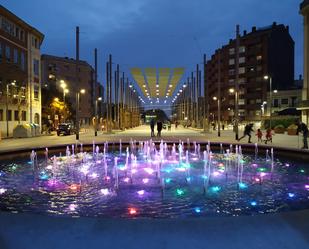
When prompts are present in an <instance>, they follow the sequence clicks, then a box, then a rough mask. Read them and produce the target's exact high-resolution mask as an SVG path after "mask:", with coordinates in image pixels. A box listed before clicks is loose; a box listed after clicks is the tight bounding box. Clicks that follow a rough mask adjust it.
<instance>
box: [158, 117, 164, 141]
mask: <svg viewBox="0 0 309 249" xmlns="http://www.w3.org/2000/svg"><path fill="white" fill-rule="evenodd" d="M162 127H163V124H162V122H161V121H160V120H159V121H158V122H157V131H158V134H157V135H158V137H161V131H162Z"/></svg>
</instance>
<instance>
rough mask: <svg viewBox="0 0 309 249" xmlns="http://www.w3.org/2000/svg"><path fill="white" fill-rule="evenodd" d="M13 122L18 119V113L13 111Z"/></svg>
mask: <svg viewBox="0 0 309 249" xmlns="http://www.w3.org/2000/svg"><path fill="white" fill-rule="evenodd" d="M14 120H15V121H18V120H19V118H18V111H14Z"/></svg>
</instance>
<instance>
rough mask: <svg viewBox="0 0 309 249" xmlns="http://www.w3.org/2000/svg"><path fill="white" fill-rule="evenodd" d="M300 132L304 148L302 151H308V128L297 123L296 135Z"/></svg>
mask: <svg viewBox="0 0 309 249" xmlns="http://www.w3.org/2000/svg"><path fill="white" fill-rule="evenodd" d="M299 132H302V133H303V143H304V147H303V148H302V149H308V127H307V125H306V124H305V123H302V122H299V123H298V128H297V133H299Z"/></svg>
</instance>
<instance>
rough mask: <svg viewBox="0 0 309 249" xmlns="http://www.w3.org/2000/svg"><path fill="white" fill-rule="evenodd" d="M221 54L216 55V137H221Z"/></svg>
mask: <svg viewBox="0 0 309 249" xmlns="http://www.w3.org/2000/svg"><path fill="white" fill-rule="evenodd" d="M220 102H221V52H220V50H219V54H218V137H220V136H221V132H220V129H221V108H220V104H221V103H220Z"/></svg>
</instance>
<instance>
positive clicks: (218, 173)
mask: <svg viewBox="0 0 309 249" xmlns="http://www.w3.org/2000/svg"><path fill="white" fill-rule="evenodd" d="M212 175H213V176H219V175H220V172H218V171H215V172H213V173H212Z"/></svg>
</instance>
